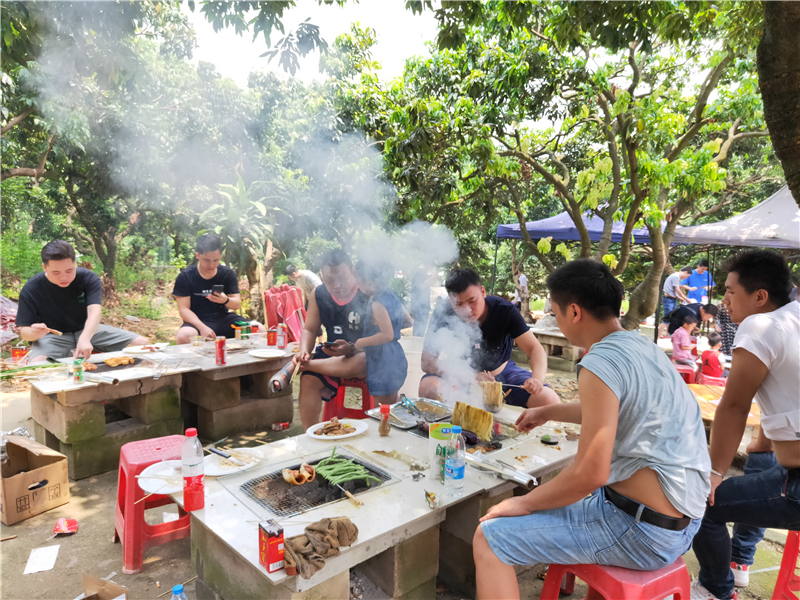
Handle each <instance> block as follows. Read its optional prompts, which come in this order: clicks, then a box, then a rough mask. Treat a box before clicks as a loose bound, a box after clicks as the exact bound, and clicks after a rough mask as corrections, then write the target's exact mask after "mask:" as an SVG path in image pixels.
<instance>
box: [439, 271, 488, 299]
mask: <svg viewBox="0 0 800 600" xmlns="http://www.w3.org/2000/svg"><path fill="white" fill-rule="evenodd" d="M471 285H477V286H478V287H481V276H480V275H478V274H477V273H476V272H475V271H473V270H472V269H453V270H452V271H450V273H449V274H448V275H447V280H446V281H445V282H444V289H446V290H447V293H448V294H460V293H461V292H463V291H465V290H466V289H467V288H468V287H469V286H471Z"/></svg>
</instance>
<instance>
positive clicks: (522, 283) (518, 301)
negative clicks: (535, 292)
mask: <svg viewBox="0 0 800 600" xmlns="http://www.w3.org/2000/svg"><path fill="white" fill-rule="evenodd" d="M517 276H518V277H519V287H520V288H522V295H524V296H527V295H528V294H529V292H528V278H527V277H526V276H525V273H523V272H522V269H517ZM514 306H516V307H517V310H518V311H520V312H522V296H521V295H520V293H519V290H518V289H517V286H516V285H515V286H514Z"/></svg>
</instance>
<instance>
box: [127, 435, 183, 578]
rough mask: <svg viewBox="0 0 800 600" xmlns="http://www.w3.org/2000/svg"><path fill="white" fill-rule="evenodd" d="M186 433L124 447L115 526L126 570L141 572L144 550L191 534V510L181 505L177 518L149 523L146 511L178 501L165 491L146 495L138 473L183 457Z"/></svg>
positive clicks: (128, 572) (132, 443)
mask: <svg viewBox="0 0 800 600" xmlns="http://www.w3.org/2000/svg"><path fill="white" fill-rule="evenodd" d="M184 439H185V438H184V437H183V436H182V435H168V436H165V437H160V438H153V439H150V440H142V441H140V442H130V443H129V444H125V445H124V446H122V449H121V450H120V457H119V478H118V480H117V518H116V522H115V525H114V543H116V542H122V572H123V573H126V574H132V573H140V572H141V571H142V562H143V557H144V551H145V550H146V549H148V548H152V547H153V546H158V545H160V544H164V543H166V542H171V541H173V540H180V539H182V538H185V537H189V534H190V531H191V530H190V529H189V527H190V522H189V513H187V512H184V510H183V509H181V508H179V517H178V520H177V521H171V522H169V523H159V524H157V525H148V524H147V523H146V522H145V520H144V511H145V510H146V509H148V508H157V507H159V506H164V505H165V504H172V503H174V501H173V500H172V498H170V497H169V496H166V495H164V494H152V495H151V496H150V497H149V498H147V500H144V501H143V502H138V503H137V501H138V500H141V499H142V498H144V496H145V495H146V494H145V492H144V490H143V489H142V488H140V487H139V483H138V481H137V480H136V476H137V475H139V474H141V472H142V471H143V470H144V469H145V468H147V467H149V466H150V465H152V464H155V463H157V462H160V461H162V460H180V458H181V447H182V446H183V441H184Z"/></svg>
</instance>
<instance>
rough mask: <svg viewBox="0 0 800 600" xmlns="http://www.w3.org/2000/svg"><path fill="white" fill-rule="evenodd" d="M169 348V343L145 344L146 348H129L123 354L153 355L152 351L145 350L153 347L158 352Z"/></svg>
mask: <svg viewBox="0 0 800 600" xmlns="http://www.w3.org/2000/svg"><path fill="white" fill-rule="evenodd" d="M167 346H169V343H168V342H161V343H160V344H145V345H144V346H131V347H129V348H125V349H124V350H122V352H130V353H131V354H152V353H153V352H152V350H146V349H145V348H146V347H147V348H150V347H153V348H155V349H156V351H159V352H160V351H161V350H163V349H164V348H166V347H167Z"/></svg>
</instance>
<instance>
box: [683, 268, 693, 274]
mask: <svg viewBox="0 0 800 600" xmlns="http://www.w3.org/2000/svg"><path fill="white" fill-rule="evenodd" d="M681 271H683V272H684V273H691V272H692V267H681Z"/></svg>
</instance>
